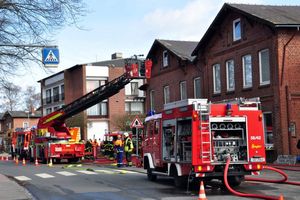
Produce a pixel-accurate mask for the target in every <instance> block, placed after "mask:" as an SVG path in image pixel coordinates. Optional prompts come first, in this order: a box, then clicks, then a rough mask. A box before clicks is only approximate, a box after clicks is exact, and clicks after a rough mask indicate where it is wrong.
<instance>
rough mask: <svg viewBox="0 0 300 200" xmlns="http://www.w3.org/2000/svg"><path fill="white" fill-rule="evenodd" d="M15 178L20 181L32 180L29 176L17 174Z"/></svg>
mask: <svg viewBox="0 0 300 200" xmlns="http://www.w3.org/2000/svg"><path fill="white" fill-rule="evenodd" d="M14 178H15V179H17V180H19V181H30V180H31V178H28V177H27V176H15V177H14Z"/></svg>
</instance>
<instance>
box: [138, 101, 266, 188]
mask: <svg viewBox="0 0 300 200" xmlns="http://www.w3.org/2000/svg"><path fill="white" fill-rule="evenodd" d="M259 105H260V103H259V100H258V99H257V100H252V101H246V100H244V101H242V100H239V103H214V104H211V103H208V102H207V100H206V99H187V100H182V101H178V102H172V103H169V104H165V105H164V110H163V112H162V113H161V114H155V115H152V116H148V117H147V118H146V119H145V121H146V127H145V131H144V141H143V155H144V156H143V158H144V168H145V169H147V175H148V179H149V180H152V181H154V180H156V178H157V175H167V176H172V177H174V183H175V185H176V186H182V185H183V184H184V183H186V181H187V180H188V176H194V177H195V178H206V179H221V180H222V179H223V174H224V173H223V172H224V167H225V163H226V158H227V157H228V156H230V157H231V168H230V171H229V177H228V181H229V182H230V184H231V185H232V186H238V185H239V184H240V183H241V181H242V180H243V178H244V176H245V175H247V174H251V173H252V172H253V173H255V172H257V171H259V170H261V169H262V165H263V164H265V151H264V131H263V123H262V112H261V111H260V110H259Z"/></svg>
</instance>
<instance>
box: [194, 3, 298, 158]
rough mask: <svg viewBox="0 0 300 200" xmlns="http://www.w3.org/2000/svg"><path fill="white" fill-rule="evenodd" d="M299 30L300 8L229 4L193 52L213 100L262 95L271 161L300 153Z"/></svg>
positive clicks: (205, 91) (204, 92) (206, 91)
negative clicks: (297, 144) (284, 155)
mask: <svg viewBox="0 0 300 200" xmlns="http://www.w3.org/2000/svg"><path fill="white" fill-rule="evenodd" d="M299 27H300V6H264V5H243V4H224V6H223V7H222V9H221V10H220V12H219V13H218V15H217V16H216V18H215V19H214V21H213V22H212V24H211V25H210V27H209V29H208V30H207V32H206V33H205V35H204V36H203V38H202V39H201V40H200V42H199V44H198V45H197V47H196V49H195V50H194V51H193V54H192V55H194V56H197V58H196V59H197V61H196V62H197V65H198V67H199V68H201V69H203V74H204V75H205V76H203V81H204V83H206V87H204V90H203V95H204V96H206V97H208V98H209V99H210V100H212V101H218V100H222V99H231V98H235V97H246V98H251V97H260V100H261V103H262V111H263V114H264V115H263V116H264V125H265V136H266V138H265V140H266V147H267V149H268V150H270V151H267V153H268V156H269V157H272V155H273V157H274V158H275V157H276V154H292V155H298V154H299V150H298V149H297V148H296V143H297V141H298V140H299V138H300V133H299V125H300V118H299V115H298V113H297V111H299V110H300V101H299V100H300V98H299V97H300V96H299V94H300V93H299V92H300V85H299V83H300V81H299V79H298V75H299V72H300V69H299V65H300V56H299V55H300V32H299ZM297 124H298V126H297Z"/></svg>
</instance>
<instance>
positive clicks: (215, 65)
mask: <svg viewBox="0 0 300 200" xmlns="http://www.w3.org/2000/svg"><path fill="white" fill-rule="evenodd" d="M216 67H219V73H220V74H219V81H218V83H219V86H220V89H219V90H217V88H216V83H217V82H216V81H217V80H216V69H215V68H216ZM213 92H214V94H220V93H221V65H220V64H219V63H216V64H214V65H213Z"/></svg>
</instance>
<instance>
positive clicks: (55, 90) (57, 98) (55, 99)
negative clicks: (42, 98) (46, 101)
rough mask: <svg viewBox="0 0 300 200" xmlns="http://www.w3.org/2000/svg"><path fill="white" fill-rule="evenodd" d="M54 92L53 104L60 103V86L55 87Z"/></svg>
mask: <svg viewBox="0 0 300 200" xmlns="http://www.w3.org/2000/svg"><path fill="white" fill-rule="evenodd" d="M52 90H53V102H59V86H55V87H54V88H53V89H52Z"/></svg>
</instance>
